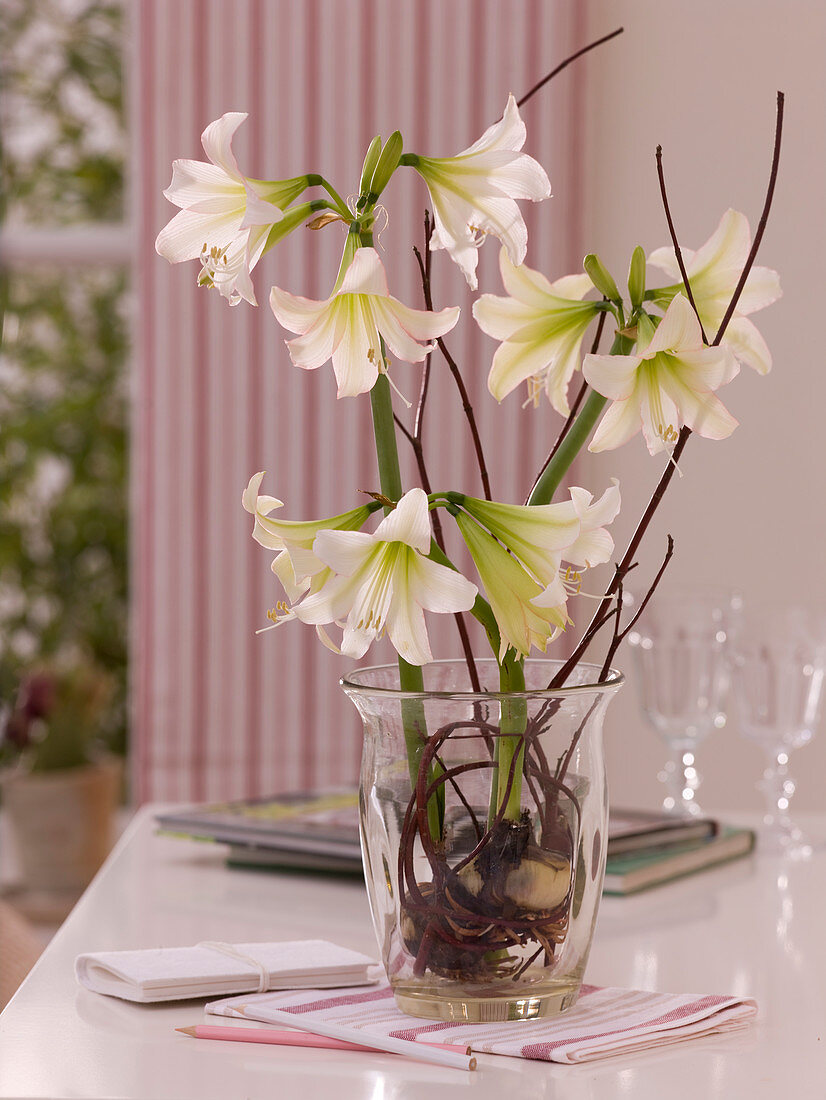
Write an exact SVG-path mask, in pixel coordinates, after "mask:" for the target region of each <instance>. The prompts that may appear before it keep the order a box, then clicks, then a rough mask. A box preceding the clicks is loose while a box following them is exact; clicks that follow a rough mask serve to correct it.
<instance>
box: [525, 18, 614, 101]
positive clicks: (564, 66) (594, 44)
mask: <svg viewBox="0 0 826 1100" xmlns="http://www.w3.org/2000/svg"><path fill="white" fill-rule="evenodd" d="M624 29H625V28H624V27H617V29H616V30H615V31H611V33H610V34H605V35H603V36H602V38H598V39H597V40H596V42H591V43H590V44H589V45H588V46H583V47H582V49H580V50H577V51H576V53H572V54H571V56H570V57H566V58H565V60H564V61H563V62H561V63H560V64H559V65H557V67H556V68H555V69H551V71H550V72H549V73H548V74H547V75H546V76H543V77H542V79H541V80H540V81H538V82H537V83H536V84H534V86H533V87H532V88H531V90H530V91H529V92H525V94H524V95H523V96H522V98H521V99H518V100H517V101H516V106H517V107H521V106H522V105H523V104H524V103H527V102H528V100H529V99H530V98H531V96H534V95H536V93H537V92H538V91H539V89H540V88H543V87H544V86H545V85H546V84H547V83H548V81H549V80H552V79H553V78H554V77H555V76H556V75H557V73H561V72H562V70H563V69H567V68H568V66H569V65H570V64H571V63H572V62H573V61H576V59H577V58H578V57H582V55H583V54H584V53H588V51H589V50H595V49H596V48H597V46H601V45H602V43H603V42H610V41H611V39H612V38H616V37H617V35H618V34H622V32H623V30H624Z"/></svg>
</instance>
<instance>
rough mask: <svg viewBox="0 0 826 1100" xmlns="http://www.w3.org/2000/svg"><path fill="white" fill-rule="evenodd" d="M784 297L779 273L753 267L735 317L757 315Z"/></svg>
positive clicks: (767, 268) (738, 301)
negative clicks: (760, 310)
mask: <svg viewBox="0 0 826 1100" xmlns="http://www.w3.org/2000/svg"><path fill="white" fill-rule="evenodd" d="M782 297H783V291H782V290H781V288H780V276H779V275H778V274H777V272H776V271H772V269H771V268H770V267H753V268H752V269H751V271H750V272H749V274H748V277H747V279H746V285H745V286H744V287H743V293H742V294H741V295H740V297H739V298H738V299H737V307H736V311H735V316H738V315H739V314H748V313H756V312H757V310H758V309H763V308H764V307H765V306H770V305H771V304H772V302H776V301H777V299H778V298H782ZM726 332H728V329H726ZM761 373H765V372H761Z"/></svg>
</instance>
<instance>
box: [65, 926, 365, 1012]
mask: <svg viewBox="0 0 826 1100" xmlns="http://www.w3.org/2000/svg"><path fill="white" fill-rule="evenodd" d="M373 966H375V961H374V960H373V959H370V958H368V957H367V955H362V954H360V952H358V951H351V950H350V949H349V948H346V947H339V946H338V945H337V944H334V943H329V942H328V941H327V940H294V941H284V942H281V943H235V944H223V943H201V944H197V945H196V946H194V947H158V948H149V949H146V950H140V951H97V952H90V953H87V954H83V955H79V956H78V958H77V959H76V961H75V974H76V975H77V979H78V981H79V982H80V984H81V985H83V986H85V987H86V988H87V989H91V990H92V991H93V992H94V993H104V994H107V995H108V996H111V997H121V998H123V999H124V1000H127V1001H139V1002H142V1003H147V1004H148V1003H152V1002H156V1001H176V1000H183V999H184V998H187V997H213V996H216V995H230V994H232V993H248V992H264V991H266V990H269V989H308V988H309V989H315V988H326V989H331V988H335V987H337V986H349V985H363V984H364V983H365V982H370V981H371V980H372V975H371V974H368V967H373Z"/></svg>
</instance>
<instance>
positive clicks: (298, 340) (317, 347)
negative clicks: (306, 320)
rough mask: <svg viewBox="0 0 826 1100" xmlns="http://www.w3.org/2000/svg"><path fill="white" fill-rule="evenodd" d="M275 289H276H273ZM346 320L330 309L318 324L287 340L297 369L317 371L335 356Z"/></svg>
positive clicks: (323, 314)
mask: <svg viewBox="0 0 826 1100" xmlns="http://www.w3.org/2000/svg"><path fill="white" fill-rule="evenodd" d="M273 289H275V288H273ZM345 324H346V318H345V317H344V316H343V315H341V312H340V311H336V310H335V309H333V308H329V309H327V310H326V311H324V312H322V313H321V314H320V315H319V318H318V320H317V321H316V323H315V324H314V325H313V326H312V327H311V328H309V329H308V330H307V332H305V333H304V335H303V336H296V337H295V339H294V340H287V342H286V343H287V349H288V351H289V353H290V358H291V359H292V361H293V363H295V365H296V366H297V367H302V368H303V369H304V370H316V369H317V368H318V367H320V366H322V364H324V363H326V362H327V360H328V359H330V358H331V357H332V355H333V352H334V350H335V348H336V346H337V344H338V343H339V342H340V341H341V340H342V338H343V333H344V326H345Z"/></svg>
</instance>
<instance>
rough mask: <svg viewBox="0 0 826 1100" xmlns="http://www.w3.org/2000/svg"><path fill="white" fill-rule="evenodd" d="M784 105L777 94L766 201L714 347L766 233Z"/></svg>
mask: <svg viewBox="0 0 826 1100" xmlns="http://www.w3.org/2000/svg"><path fill="white" fill-rule="evenodd" d="M785 104H786V97H785V95H784V94H783V93H782V92H778V93H777V124H776V126H775V133H774V155H773V156H772V166H771V173H770V175H769V186H768V189H767V191H766V201H765V202H764V203H763V212H762V213H761V215H760V221H759V222H758V223H757V229H756V231H755V234H754V240H753V241H752V243H751V251H750V252H749V257H748V259H747V260H746V266H745V267H744V268H743V271H742V274H741V275H740V280H739V282H738V283H737V286H736V287H735V290H734V294H733V295H732V296H731V301H730V302H729V304H728V309H727V310H726V312H725V315H724V317H723V319H722V321H721V322H720V327H719V328H718V329H717V335H716V336H715V337H714V340H713V341H712V343H713V345H714V346H715V347H716V346H717V344H719V343H720V341H721V340H722V339H723V335H724V334H725V331H726V329H727V328H728V323H729V321H730V320H731V318H732V316H733V314H734V311H735V309H736V308H737V303H738V302H739V301H740V295H741V294H742V293H743V287H744V286H745V285H746V279H748V277H749V272H750V271H751V269H752V267H753V265H754V261H755V259H756V258H757V251H758V249H759V248H760V242H761V241H762V240H763V234H764V233H765V232H766V225H767V223H768V220H769V211H770V210H771V205H772V199H773V198H774V186H775V184H776V183H777V170H778V168H779V167H780V142H781V139H782V136H783V109H784V107H785Z"/></svg>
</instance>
